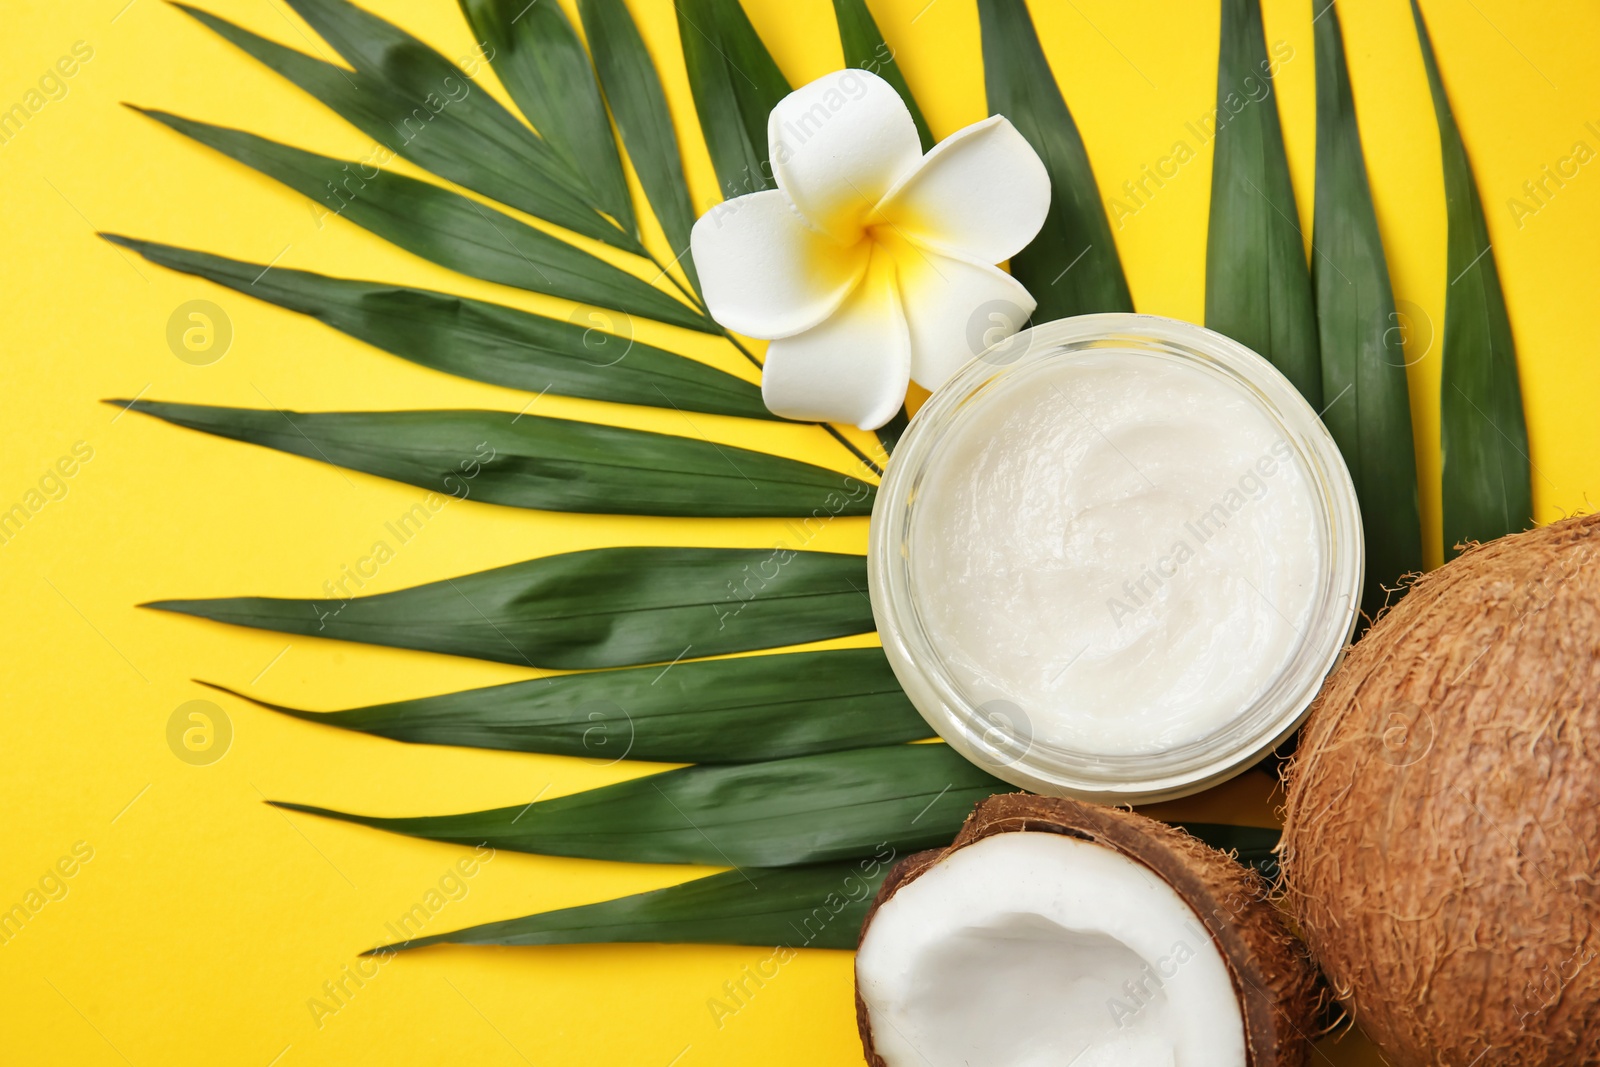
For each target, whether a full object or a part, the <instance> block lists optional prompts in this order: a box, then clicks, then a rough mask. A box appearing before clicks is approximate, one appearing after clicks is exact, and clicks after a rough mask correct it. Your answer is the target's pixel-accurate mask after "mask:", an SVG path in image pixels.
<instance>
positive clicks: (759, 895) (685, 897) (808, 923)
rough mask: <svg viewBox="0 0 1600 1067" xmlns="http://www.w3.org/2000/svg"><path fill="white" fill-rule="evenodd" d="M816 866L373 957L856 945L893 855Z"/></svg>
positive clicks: (552, 916)
mask: <svg viewBox="0 0 1600 1067" xmlns="http://www.w3.org/2000/svg"><path fill="white" fill-rule="evenodd" d="M883 855H884V856H885V857H886V858H885V859H881V860H880V859H878V858H877V857H872V858H869V859H865V860H856V861H853V862H844V863H824V864H818V865H815V866H811V867H745V868H742V869H740V870H734V871H724V872H723V873H721V874H713V875H711V876H710V877H709V878H696V879H694V880H693V881H690V882H684V883H683V884H681V885H675V886H669V887H668V888H666V889H657V890H655V891H654V892H650V893H637V894H635V895H633V896H631V897H623V898H621V899H620V900H605V901H601V902H600V903H598V904H584V905H581V906H579V907H576V908H562V909H560V910H559V911H547V912H543V913H541V914H539V915H527V916H524V917H523V918H520V919H507V920H505V921H503V922H493V923H484V924H483V925H481V926H471V927H468V928H467V929H465V930H454V931H451V932H450V933H446V934H434V935H432V936H430V937H419V938H414V939H412V940H410V941H402V942H400V943H398V944H394V945H386V946H384V947H383V948H376V949H372V950H371V951H370V952H368V953H367V955H378V954H381V953H385V952H394V951H399V950H401V949H409V948H422V947H423V946H425V945H437V944H455V945H573V944H593V943H595V942H641V941H643V942H673V941H677V942H696V943H699V944H711V945H772V946H785V947H789V948H842V949H853V948H855V947H856V943H857V942H858V941H860V940H861V924H862V923H863V922H864V921H865V920H866V917H867V909H868V908H870V907H871V906H872V899H873V897H874V896H876V895H877V892H878V887H879V886H880V885H882V884H883V879H884V878H885V877H886V876H887V875H888V873H889V870H890V868H891V867H892V866H893V857H894V855H895V853H894V852H893V851H892V850H890V849H887V848H886V849H884V851H883Z"/></svg>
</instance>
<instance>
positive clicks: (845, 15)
mask: <svg viewBox="0 0 1600 1067" xmlns="http://www.w3.org/2000/svg"><path fill="white" fill-rule="evenodd" d="M833 17H834V21H835V22H837V23H838V24H839V44H840V45H841V46H842V47H843V49H844V65H845V66H847V67H859V68H861V69H862V70H870V71H872V72H873V73H874V74H876V75H877V76H878V77H880V78H882V79H883V80H884V81H886V82H888V83H889V84H890V85H892V86H894V88H895V92H897V93H899V94H900V99H902V100H904V101H905V102H906V107H907V108H909V109H910V110H911V121H912V122H915V123H916V124H917V139H918V140H920V141H921V142H922V150H923V151H924V152H926V151H928V150H929V149H930V148H932V147H933V131H932V130H930V129H928V120H927V119H925V118H923V117H922V109H921V108H920V107H918V106H917V101H916V98H915V97H913V96H912V95H911V86H909V85H907V84H906V76H905V75H904V74H902V73H900V64H898V63H896V62H895V61H894V49H892V48H890V47H889V45H888V43H887V42H886V41H885V40H884V39H883V33H882V31H880V30H879V29H878V23H877V21H876V20H874V19H873V17H872V12H871V10H870V9H868V7H867V0H833Z"/></svg>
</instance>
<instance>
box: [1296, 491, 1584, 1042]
mask: <svg viewBox="0 0 1600 1067" xmlns="http://www.w3.org/2000/svg"><path fill="white" fill-rule="evenodd" d="M1287 781H1288V792H1287V809H1286V815H1287V824H1286V826H1285V828H1284V838H1283V848H1284V852H1283V867H1284V874H1285V878H1286V881H1287V885H1288V889H1289V900H1290V905H1291V907H1292V908H1293V910H1294V912H1295V913H1296V915H1297V917H1298V919H1299V922H1300V925H1301V928H1302V931H1303V933H1304V935H1305V938H1306V940H1307V942H1308V943H1309V945H1310V947H1311V950H1312V953H1313V955H1314V956H1315V957H1316V959H1317V961H1318V962H1319V963H1320V964H1321V965H1322V968H1323V970H1324V971H1325V972H1326V973H1327V976H1328V979H1329V981H1330V983H1331V984H1332V986H1333V990H1334V992H1335V993H1336V994H1337V995H1338V997H1339V999H1340V1000H1341V1001H1342V1002H1343V1003H1344V1005H1345V1006H1346V1007H1347V1008H1348V1009H1349V1010H1350V1011H1351V1013H1352V1014H1353V1015H1354V1017H1355V1021H1356V1023H1357V1024H1358V1025H1359V1026H1360V1027H1361V1029H1362V1030H1363V1031H1365V1033H1366V1034H1367V1036H1368V1037H1369V1038H1371V1039H1372V1041H1373V1042H1374V1043H1376V1044H1377V1045H1378V1047H1379V1048H1380V1049H1382V1051H1383V1054H1384V1056H1385V1057H1386V1058H1387V1059H1388V1061H1389V1062H1390V1063H1391V1064H1394V1065H1395V1067H1424V1065H1428V1067H1468V1065H1472V1064H1476V1065H1478V1067H1508V1065H1512V1067H1522V1065H1543V1067H1568V1065H1579V1064H1597V1063H1600V966H1591V965H1590V963H1591V961H1592V960H1593V958H1594V957H1595V956H1596V955H1597V954H1600V932H1597V928H1600V817H1597V808H1600V516H1596V515H1589V516H1584V517H1581V518H1573V519H1567V520H1564V521H1562V522H1557V523H1554V524H1552V525H1550V526H1546V527H1544V528H1542V529H1537V530H1533V531H1530V532H1528V533H1522V534H1516V535H1514V536H1511V537H1504V538H1501V539H1500V540H1498V541H1494V542H1491V543H1489V544H1486V545H1482V546H1480V547H1473V548H1471V549H1470V550H1468V551H1467V552H1465V553H1464V554H1463V555H1461V556H1460V557H1459V558H1457V559H1455V560H1454V561H1452V562H1450V563H1448V564H1446V565H1445V566H1444V567H1442V568H1440V569H1439V570H1437V571H1434V572H1433V573H1432V574H1429V575H1427V576H1425V577H1423V578H1422V579H1420V580H1419V581H1418V582H1417V583H1416V584H1415V585H1414V586H1413V587H1412V589H1411V591H1410V593H1409V594H1407V596H1406V597H1405V599H1403V600H1401V601H1400V603H1399V604H1398V605H1397V606H1396V607H1395V608H1394V609H1393V610H1391V611H1390V612H1389V613H1388V614H1386V615H1384V616H1383V617H1382V618H1381V619H1379V620H1378V622H1377V623H1376V624H1375V625H1374V626H1373V628H1372V630H1371V631H1370V632H1369V633H1368V634H1367V636H1366V637H1365V638H1364V639H1363V640H1362V641H1361V642H1360V643H1359V644H1357V645H1356V646H1355V648H1353V649H1352V650H1351V651H1350V652H1349V654H1348V655H1347V656H1346V658H1345V661H1344V663H1343V665H1342V666H1341V667H1340V669H1339V670H1338V671H1337V673H1336V674H1335V675H1334V676H1333V678H1332V679H1331V680H1330V681H1329V684H1328V686H1327V688H1326V689H1325V690H1324V691H1323V692H1322V694H1321V696H1320V697H1319V698H1318V700H1317V702H1316V705H1315V707H1314V709H1313V712H1312V715H1311V718H1310V719H1309V721H1308V723H1307V725H1306V727H1305V730H1304V733H1303V734H1302V737H1301V743H1300V749H1299V753H1298V755H1297V756H1296V758H1295V759H1294V761H1293V762H1292V763H1291V765H1290V767H1289V768H1288V771H1287Z"/></svg>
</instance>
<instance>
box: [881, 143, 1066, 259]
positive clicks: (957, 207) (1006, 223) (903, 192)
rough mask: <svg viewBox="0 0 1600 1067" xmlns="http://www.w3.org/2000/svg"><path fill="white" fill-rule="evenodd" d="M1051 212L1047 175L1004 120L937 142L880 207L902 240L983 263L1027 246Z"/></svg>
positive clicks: (1029, 148) (1009, 255) (1035, 157)
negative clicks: (905, 238) (907, 239)
mask: <svg viewBox="0 0 1600 1067" xmlns="http://www.w3.org/2000/svg"><path fill="white" fill-rule="evenodd" d="M1049 210H1050V175H1049V174H1048V173H1046V171H1045V169H1044V163H1043V162H1042V161H1041V160H1040V159H1039V154H1038V153H1037V152H1035V151H1034V150H1033V146H1032V145H1030V144H1029V143H1028V142H1027V141H1026V140H1025V139H1024V138H1023V136H1022V134H1020V133H1018V132H1017V129H1016V127H1015V126H1012V125H1011V123H1010V122H1009V121H1008V120H1007V119H1006V118H1005V117H1004V116H1002V115H994V116H992V117H990V118H987V119H984V120H983V121H982V122H975V123H973V124H972V125H971V126H967V127H965V128H964V129H960V130H957V131H956V132H955V133H953V134H951V135H950V136H949V137H946V138H945V139H944V140H942V141H940V142H939V143H938V144H936V145H934V146H933V150H932V151H930V152H929V153H928V154H927V156H925V157H924V158H923V160H922V165H921V166H920V167H918V168H917V169H916V170H915V171H914V172H913V173H911V174H909V175H908V176H907V177H906V178H905V179H904V180H903V181H902V182H901V183H900V185H899V186H898V187H896V188H895V189H893V190H892V191H890V192H889V193H888V195H887V196H885V197H884V200H883V203H881V204H880V205H879V211H880V212H881V213H882V216H883V218H885V219H886V220H887V221H888V222H890V223H891V224H892V225H893V226H894V228H895V230H896V231H898V232H899V233H900V234H901V235H902V236H904V237H908V238H910V239H911V240H913V241H917V242H919V243H921V244H924V245H927V246H928V247H930V248H937V249H939V250H940V251H943V252H950V253H954V254H956V255H960V256H965V257H966V258H968V259H976V260H982V261H983V262H985V263H999V262H1000V261H1001V260H1005V259H1010V258H1011V257H1012V256H1014V255H1016V254H1017V253H1018V252H1020V251H1022V250H1023V249H1024V248H1026V247H1027V245H1028V242H1029V241H1031V240H1033V238H1034V236H1035V235H1036V234H1037V233H1038V232H1039V227H1041V226H1043V225H1044V217H1045V214H1046V212H1048V211H1049Z"/></svg>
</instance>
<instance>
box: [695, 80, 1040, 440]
mask: <svg viewBox="0 0 1600 1067" xmlns="http://www.w3.org/2000/svg"><path fill="white" fill-rule="evenodd" d="M767 140H768V147H769V149H770V155H771V159H772V171H773V177H774V178H775V179H776V180H777V184H778V188H776V189H769V190H765V191H763V192H759V193H751V194H749V195H748V196H741V197H736V198H734V199H732V200H729V201H727V202H725V203H723V204H719V205H718V206H717V207H715V208H713V209H712V210H711V211H710V212H708V213H707V214H705V215H703V216H702V217H701V218H700V220H699V221H698V222H696V223H695V226H694V234H693V237H692V240H691V247H692V249H693V252H694V262H695V266H696V267H697V268H698V270H699V272H700V282H701V285H702V286H703V288H704V292H705V298H706V304H707V306H708V307H709V309H710V311H711V314H712V316H713V317H714V318H715V319H716V320H717V321H718V322H719V323H721V324H722V325H723V326H726V327H727V328H728V329H730V330H734V331H736V332H738V333H742V334H745V335H746V336H749V337H759V338H763V339H766V340H770V341H771V342H772V344H771V345H770V346H768V348H767V359H766V368H765V371H764V373H763V375H762V382H761V394H762V397H763V399H765V401H766V404H767V407H769V408H771V409H772V411H773V412H774V413H775V414H778V415H782V416H784V417H786V418H791V419H805V420H809V421H816V422H849V423H854V424H855V425H857V426H859V427H861V428H862V429H864V430H871V429H876V428H877V427H879V426H882V425H883V424H884V423H886V422H888V421H889V419H891V418H892V417H893V416H894V414H895V412H897V411H898V410H899V409H900V405H901V404H902V403H903V402H904V400H905V395H906V387H907V384H908V382H909V381H912V380H915V381H916V382H917V384H919V385H921V386H923V387H925V388H927V389H930V390H931V389H936V388H938V387H939V386H940V385H941V384H943V383H944V382H945V380H946V379H948V378H949V377H950V376H951V375H952V374H954V373H955V371H956V370H957V369H958V368H960V367H961V366H962V365H963V364H964V363H966V362H967V361H968V360H970V359H972V357H973V356H975V355H977V354H978V353H979V352H980V351H982V349H983V348H985V347H987V346H988V345H990V344H993V343H995V342H997V341H1000V340H1003V339H1004V338H1005V337H1007V336H1009V335H1010V334H1011V333H1012V332H1014V331H1015V330H1016V329H1017V328H1018V327H1019V326H1020V325H1021V324H1022V323H1023V322H1024V321H1026V320H1027V318H1028V316H1029V315H1031V314H1032V313H1033V309H1034V307H1035V306H1036V303H1035V301H1034V299H1033V297H1032V296H1030V295H1029V294H1028V291H1027V290H1026V289H1025V288H1023V287H1022V285H1021V283H1019V282H1017V281H1016V280H1015V279H1013V278H1012V277H1011V276H1010V275H1009V274H1007V273H1005V272H1004V271H1002V270H1000V269H999V268H998V267H996V266H994V264H996V263H999V262H1001V261H1002V260H1006V259H1010V258H1011V257H1012V256H1013V255H1015V254H1016V253H1018V252H1020V251H1021V250H1022V249H1023V248H1024V247H1026V246H1027V244H1028V242H1029V241H1031V240H1033V237H1034V235H1035V234H1037V233H1038V232H1039V227H1040V226H1042V225H1044V217H1045V212H1046V211H1047V210H1048V209H1049V206H1050V179H1049V176H1048V175H1047V174H1046V173H1045V169H1044V164H1043V163H1042V162H1040V160H1039V157H1038V155H1037V154H1036V153H1035V152H1034V150H1033V148H1032V146H1030V145H1029V144H1028V142H1027V141H1025V140H1024V139H1023V137H1022V135H1021V134H1019V133H1018V132H1017V131H1016V128H1015V127H1013V126H1012V125H1011V123H1010V122H1008V121H1007V120H1006V119H1004V118H1003V117H1001V116H998V115H996V116H994V117H992V118H987V119H985V120H983V121H982V122H977V123H973V124H972V125H971V126H968V127H966V128H965V129H962V130H958V131H956V132H955V133H953V134H951V135H950V136H949V137H947V138H945V139H944V140H943V141H941V142H939V144H937V145H935V146H934V148H933V150H932V151H930V152H929V153H928V154H927V155H923V154H922V146H921V143H920V142H919V141H918V139H917V129H916V125H915V123H913V121H912V119H911V112H910V111H909V110H907V108H906V105H905V102H904V101H902V100H901V99H900V94H899V93H897V92H895V90H894V88H893V87H892V86H891V85H889V83H888V82H886V81H884V80H883V79H882V78H879V77H878V76H877V75H875V74H871V73H868V72H867V71H864V70H854V69H851V70H841V71H836V72H834V73H832V74H828V75H825V76H824V77H821V78H819V79H817V80H816V81H814V82H812V83H811V84H809V85H806V86H804V87H802V88H800V89H797V90H795V91H794V92H792V93H790V94H789V95H788V96H786V97H784V98H783V100H782V101H780V102H779V103H778V106H777V107H775V108H773V109H772V115H771V117H770V118H769V120H768V122H767ZM997 308H1003V309H1005V310H1006V312H1007V313H1006V314H1003V315H1002V314H987V315H986V314H984V312H985V311H986V310H987V311H989V312H994V311H995V309H997Z"/></svg>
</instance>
